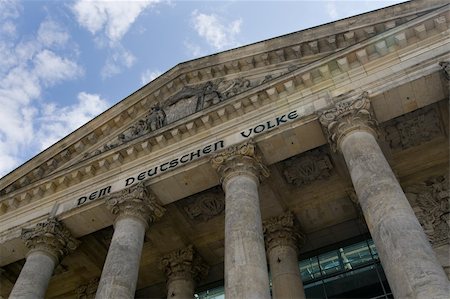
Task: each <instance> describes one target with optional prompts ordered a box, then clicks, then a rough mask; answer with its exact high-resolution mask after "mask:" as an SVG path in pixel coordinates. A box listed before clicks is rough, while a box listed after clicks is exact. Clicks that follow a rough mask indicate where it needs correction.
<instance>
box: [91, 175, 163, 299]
mask: <svg viewBox="0 0 450 299" xmlns="http://www.w3.org/2000/svg"><path fill="white" fill-rule="evenodd" d="M106 204H107V206H108V207H109V208H110V210H111V212H112V213H113V214H114V215H117V217H116V219H115V223H114V234H113V237H112V240H111V245H110V246H109V250H108V254H107V256H106V261H105V265H104V266H103V270H102V275H101V277H100V282H99V285H98V289H97V294H96V296H95V298H98V299H100V298H101V299H114V298H117V299H126V298H134V293H135V291H136V283H137V278H138V272H139V264H140V259H141V252H142V246H143V244H144V235H145V230H146V229H147V228H148V225H149V223H153V222H155V221H157V220H158V219H159V218H161V217H162V216H163V214H164V212H165V209H164V208H163V207H161V206H160V205H159V203H158V202H157V199H156V196H155V195H154V194H152V193H151V192H149V191H148V190H147V189H146V187H145V186H144V184H143V183H139V184H137V185H134V186H131V187H130V188H128V189H124V190H122V191H119V192H115V193H111V194H110V195H109V196H108V197H107V198H106Z"/></svg>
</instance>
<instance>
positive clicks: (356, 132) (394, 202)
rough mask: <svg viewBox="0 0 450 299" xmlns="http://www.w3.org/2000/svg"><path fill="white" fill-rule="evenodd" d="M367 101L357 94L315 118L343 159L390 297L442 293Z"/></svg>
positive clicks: (440, 276)
mask: <svg viewBox="0 0 450 299" xmlns="http://www.w3.org/2000/svg"><path fill="white" fill-rule="evenodd" d="M369 104H370V102H369V100H368V99H367V98H365V97H361V98H359V99H357V100H356V101H354V102H350V103H347V104H346V105H342V106H340V107H338V108H337V109H336V108H335V109H332V110H330V111H328V112H326V113H325V114H324V115H323V116H322V117H321V119H320V120H321V122H322V124H324V125H325V126H326V129H327V130H328V133H329V136H331V138H330V139H331V141H332V142H334V143H335V145H336V147H337V148H338V149H340V150H341V151H342V154H343V156H344V158H345V161H346V164H347V167H348V170H349V172H350V175H351V179H352V182H353V186H354V188H355V192H356V195H357V197H358V201H359V204H360V206H361V209H362V211H363V214H364V218H365V220H366V223H367V226H368V228H369V231H370V233H371V235H372V238H373V240H374V243H375V246H376V247H377V250H378V254H379V256H380V260H381V263H382V265H383V268H384V270H385V272H386V276H387V279H388V281H389V285H390V286H391V289H392V291H393V293H394V296H395V297H396V298H402V299H403V298H423V299H426V298H436V299H438V298H442V299H444V298H448V295H449V294H450V289H449V282H448V280H447V278H446V276H445V273H444V271H443V269H442V267H441V266H440V264H439V262H438V260H437V258H436V256H435V253H434V251H433V249H432V248H431V245H430V243H429V242H428V240H427V237H426V235H425V233H424V231H423V229H422V227H421V226H420V224H419V221H418V220H417V218H416V216H415V214H414V212H413V210H412V208H411V206H410V205H409V203H408V200H407V199H406V196H405V194H404V193H403V190H402V188H401V186H400V184H399V183H398V181H397V179H396V177H395V175H394V173H393V172H392V170H391V168H390V166H389V164H388V162H387V161H386V159H385V157H384V155H383V153H382V151H381V149H380V147H379V145H378V143H377V141H376V139H375V137H374V135H376V133H375V130H374V126H373V124H374V120H373V119H372V118H371V115H370V112H369ZM327 113H328V114H327Z"/></svg>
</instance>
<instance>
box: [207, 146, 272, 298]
mask: <svg viewBox="0 0 450 299" xmlns="http://www.w3.org/2000/svg"><path fill="white" fill-rule="evenodd" d="M211 163H212V165H213V167H214V168H215V169H216V170H217V171H218V173H219V175H220V181H221V183H222V188H223V190H224V191H225V296H226V298H227V299H234V298H236V299H241V298H247V299H251V298H255V299H265V298H267V299H268V298H270V292H269V277H268V272H267V262H266V253H265V250H264V236H263V232H262V222H261V211H260V208H259V195H258V185H259V182H260V178H261V177H262V176H268V175H269V172H268V170H267V168H266V167H265V166H264V165H263V164H262V163H261V159H260V158H259V157H258V156H257V155H256V153H255V145H253V144H251V143H245V144H241V145H238V146H232V147H230V148H228V149H227V150H226V151H225V152H223V153H220V154H217V155H216V156H215V157H214V158H213V159H212V160H211Z"/></svg>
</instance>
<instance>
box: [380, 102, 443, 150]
mask: <svg viewBox="0 0 450 299" xmlns="http://www.w3.org/2000/svg"><path fill="white" fill-rule="evenodd" d="M384 132H385V136H386V141H387V142H389V145H390V147H391V148H392V149H395V150H396V149H402V150H403V149H407V148H410V147H413V146H417V145H420V144H422V143H424V142H427V141H430V140H432V139H433V138H435V137H437V136H440V135H442V134H443V132H442V129H441V123H440V121H439V115H438V113H437V111H436V109H434V108H433V107H425V108H422V109H419V110H416V111H413V112H410V113H408V114H406V115H403V116H399V117H397V118H395V119H393V120H390V121H388V122H386V123H385V124H384Z"/></svg>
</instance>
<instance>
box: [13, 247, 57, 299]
mask: <svg viewBox="0 0 450 299" xmlns="http://www.w3.org/2000/svg"><path fill="white" fill-rule="evenodd" d="M55 265H56V260H55V258H54V257H53V256H50V255H49V254H47V253H46V252H44V251H34V252H32V253H30V254H29V255H28V257H27V260H26V262H25V265H23V268H22V271H21V272H20V275H19V278H18V279H17V281H16V283H15V284H14V287H13V289H12V291H11V294H10V295H9V298H11V299H38V298H39V299H41V298H42V299H43V298H44V297H45V292H46V290H47V287H48V283H49V282H50V278H51V277H52V274H53V269H54V268H55Z"/></svg>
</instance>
